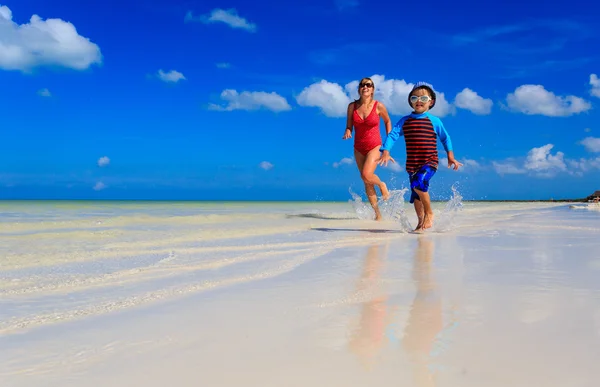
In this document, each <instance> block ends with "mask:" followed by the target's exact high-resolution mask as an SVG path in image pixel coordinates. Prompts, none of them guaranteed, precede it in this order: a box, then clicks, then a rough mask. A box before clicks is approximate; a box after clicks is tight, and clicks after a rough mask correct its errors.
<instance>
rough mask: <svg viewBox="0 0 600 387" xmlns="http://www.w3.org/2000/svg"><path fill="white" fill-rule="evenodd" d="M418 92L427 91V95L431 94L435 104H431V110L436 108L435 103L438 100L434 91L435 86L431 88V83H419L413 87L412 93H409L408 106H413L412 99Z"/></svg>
mask: <svg viewBox="0 0 600 387" xmlns="http://www.w3.org/2000/svg"><path fill="white" fill-rule="evenodd" d="M417 90H426V91H427V93H429V96H430V97H431V99H432V100H433V103H432V104H431V108H433V107H434V106H435V101H436V99H437V98H436V96H435V91H433V86H431V85H430V84H429V83H426V82H417V83H416V84H415V85H414V86H413V89H412V90H411V91H410V93H408V104H409V105H410V106H412V105H411V103H410V97H411V96H412V94H413V93H414V92H415V91H417ZM431 108H430V109H431Z"/></svg>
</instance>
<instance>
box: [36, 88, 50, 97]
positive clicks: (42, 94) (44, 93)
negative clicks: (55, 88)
mask: <svg viewBox="0 0 600 387" xmlns="http://www.w3.org/2000/svg"><path fill="white" fill-rule="evenodd" d="M37 93H38V95H39V96H40V97H52V93H50V90H48V89H41V90H38V92H37Z"/></svg>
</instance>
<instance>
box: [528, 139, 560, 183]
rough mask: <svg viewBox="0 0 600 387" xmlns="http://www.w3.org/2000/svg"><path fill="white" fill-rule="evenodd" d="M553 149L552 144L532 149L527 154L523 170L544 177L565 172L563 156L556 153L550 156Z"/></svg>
mask: <svg viewBox="0 0 600 387" xmlns="http://www.w3.org/2000/svg"><path fill="white" fill-rule="evenodd" d="M552 148H554V145H553V144H546V145H544V146H541V147H539V148H533V149H531V150H530V151H529V152H528V153H527V158H526V159H525V169H527V170H528V171H532V172H534V173H537V174H541V175H545V176H553V175H554V174H555V173H556V172H559V171H566V170H567V165H566V164H565V154H564V153H563V152H556V154H555V155H552V154H550V151H551V150H552Z"/></svg>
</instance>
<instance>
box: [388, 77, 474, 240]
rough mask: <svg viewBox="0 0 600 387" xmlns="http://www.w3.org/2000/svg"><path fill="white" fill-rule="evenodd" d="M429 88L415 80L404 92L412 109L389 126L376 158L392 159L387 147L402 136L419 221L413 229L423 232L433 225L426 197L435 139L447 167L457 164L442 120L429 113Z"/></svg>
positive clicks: (435, 156) (433, 167) (431, 104)
mask: <svg viewBox="0 0 600 387" xmlns="http://www.w3.org/2000/svg"><path fill="white" fill-rule="evenodd" d="M435 99H436V96H435V92H434V91H433V87H432V86H431V85H429V84H428V83H425V82H418V83H417V84H416V85H415V86H414V87H413V89H412V91H411V92H410V93H409V95H408V104H409V105H410V106H411V107H412V108H413V112H412V113H411V114H409V115H407V116H404V117H402V118H401V119H400V121H398V122H397V123H396V125H395V126H394V127H393V128H392V131H391V132H390V134H389V135H388V136H387V138H386V139H385V142H384V143H383V146H382V147H381V148H380V151H381V152H382V154H381V157H380V158H379V165H383V166H385V165H387V163H388V161H392V162H394V163H395V162H396V161H395V160H394V159H393V158H392V157H390V150H391V149H392V147H393V146H394V143H395V142H396V140H398V137H400V136H404V139H405V142H406V172H408V175H409V179H410V189H411V195H410V202H411V203H414V206H415V212H416V213H417V218H418V219H419V222H418V224H417V227H416V228H415V231H424V230H425V229H428V228H431V227H432V226H433V210H432V209H431V200H430V198H429V192H428V190H429V180H431V178H432V177H433V175H434V174H435V172H436V171H437V167H438V152H437V138H438V137H439V139H440V141H441V142H442V145H443V146H444V149H445V150H446V153H447V154H448V168H451V167H452V166H454V168H453V169H454V170H455V171H456V170H458V168H460V167H461V166H462V164H461V163H459V162H458V161H456V159H454V152H453V151H452V141H451V140H450V136H449V135H448V132H446V129H445V128H444V125H443V124H442V121H441V120H440V119H439V118H438V117H436V116H434V115H432V114H431V113H429V109H431V108H432V107H434V106H435Z"/></svg>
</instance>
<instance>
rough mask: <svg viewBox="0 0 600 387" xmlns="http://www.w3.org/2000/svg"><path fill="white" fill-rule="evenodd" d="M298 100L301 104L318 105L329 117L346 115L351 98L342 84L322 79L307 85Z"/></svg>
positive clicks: (307, 105)
mask: <svg viewBox="0 0 600 387" xmlns="http://www.w3.org/2000/svg"><path fill="white" fill-rule="evenodd" d="M296 102H298V105H300V106H306V107H318V108H320V109H321V111H322V112H323V114H325V115H326V116H328V117H344V116H345V115H346V111H347V109H348V104H349V103H350V102H351V100H350V97H348V95H347V94H346V93H345V92H344V90H343V89H342V87H341V86H340V85H338V84H337V83H331V82H328V81H326V80H322V81H320V82H317V83H313V84H312V85H310V86H308V87H305V88H304V90H302V92H300V94H299V95H298V96H297V97H296Z"/></svg>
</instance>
